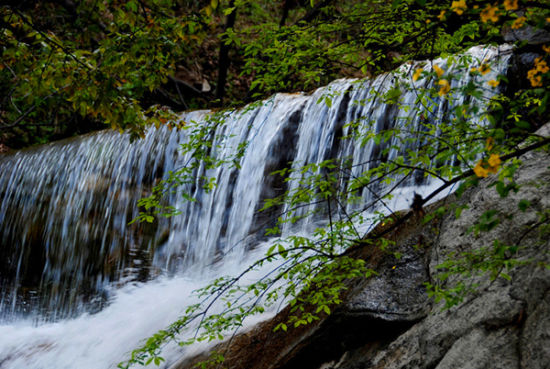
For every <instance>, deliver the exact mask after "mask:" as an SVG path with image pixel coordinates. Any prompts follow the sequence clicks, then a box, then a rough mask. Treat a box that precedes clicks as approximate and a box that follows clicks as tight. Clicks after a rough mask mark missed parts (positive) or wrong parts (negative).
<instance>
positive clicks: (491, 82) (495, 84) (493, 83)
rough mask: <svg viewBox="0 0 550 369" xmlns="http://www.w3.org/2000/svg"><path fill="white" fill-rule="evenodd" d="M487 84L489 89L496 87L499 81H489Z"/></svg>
mask: <svg viewBox="0 0 550 369" xmlns="http://www.w3.org/2000/svg"><path fill="white" fill-rule="evenodd" d="M487 83H488V84H489V86H491V87H497V86H498V84H499V83H500V82H499V81H495V80H494V79H492V80H490V81H488V82H487Z"/></svg>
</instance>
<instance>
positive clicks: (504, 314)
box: [326, 127, 550, 369]
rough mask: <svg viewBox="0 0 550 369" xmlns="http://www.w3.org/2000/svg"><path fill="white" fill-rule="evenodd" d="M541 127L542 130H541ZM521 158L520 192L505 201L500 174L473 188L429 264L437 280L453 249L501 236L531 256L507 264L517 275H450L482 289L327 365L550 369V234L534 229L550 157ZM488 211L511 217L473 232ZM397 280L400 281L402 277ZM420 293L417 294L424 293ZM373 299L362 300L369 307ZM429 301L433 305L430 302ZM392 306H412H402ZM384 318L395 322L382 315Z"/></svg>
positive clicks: (339, 368)
mask: <svg viewBox="0 0 550 369" xmlns="http://www.w3.org/2000/svg"><path fill="white" fill-rule="evenodd" d="M547 128H548V127H546V128H543V129H547ZM539 133H540V134H541V135H544V132H543V131H540V132H539ZM521 160H522V161H523V165H522V167H521V168H520V169H519V170H518V172H517V173H516V178H515V179H516V181H517V182H518V183H519V184H520V185H521V188H520V190H519V191H518V192H517V193H511V194H510V195H509V196H508V197H507V198H505V199H502V198H500V196H499V195H498V193H497V192H496V191H495V189H494V187H491V184H492V183H493V182H494V181H495V179H491V178H488V179H486V180H484V181H483V182H484V183H482V185H481V186H480V188H479V189H475V190H472V191H470V192H467V193H466V194H465V195H464V196H463V197H462V198H461V199H459V200H458V202H459V203H463V204H468V206H469V208H468V209H466V210H464V211H463V213H462V216H461V217H460V218H459V219H455V218H454V215H448V216H447V217H446V218H444V219H443V221H442V223H441V228H440V234H439V237H438V240H437V242H436V243H434V244H433V245H432V247H431V248H430V251H429V258H427V260H426V263H427V264H426V265H425V266H426V268H427V269H428V272H429V276H431V278H433V277H434V276H435V275H436V274H437V272H438V271H439V270H438V269H437V268H436V266H437V265H439V264H440V263H441V262H443V261H444V260H445V259H446V258H447V256H448V255H449V254H451V253H453V252H454V253H461V252H469V251H474V250H478V249H479V248H481V247H485V246H488V247H490V246H492V245H493V241H494V240H495V239H498V240H500V241H501V242H502V243H504V244H506V245H517V246H519V247H520V249H519V251H518V255H519V256H517V257H518V258H519V260H521V261H524V262H525V264H524V265H521V266H517V267H514V268H511V269H509V270H503V271H504V272H506V274H508V275H510V276H511V277H512V279H511V281H508V280H506V279H504V278H496V279H494V280H492V279H491V278H489V277H488V276H487V275H472V276H467V277H460V278H454V279H452V280H450V281H446V283H451V284H452V283H458V282H464V283H466V284H474V283H475V284H478V285H479V287H478V289H477V292H475V293H474V294H472V295H469V296H467V297H466V299H465V300H464V302H462V303H461V304H459V305H458V306H455V307H453V308H451V309H448V310H442V307H443V304H442V303H439V304H435V305H434V306H433V307H431V308H430V309H429V313H427V314H425V317H424V318H423V319H421V320H420V321H418V322H417V323H416V324H415V325H414V326H412V327H411V328H410V329H408V330H407V331H406V332H404V333H402V334H399V335H397V336H396V337H395V339H394V340H393V341H392V342H390V343H389V344H387V345H386V346H385V347H382V348H380V349H379V350H377V351H376V352H374V353H373V352H370V353H369V355H366V354H361V353H362V352H363V351H362V350H364V348H363V347H360V348H358V349H355V350H351V351H349V352H346V353H345V354H344V355H343V356H342V357H341V358H340V359H337V360H334V361H333V362H332V363H331V365H329V366H326V368H331V369H356V368H377V369H405V368H426V369H428V368H435V369H457V368H468V369H477V368H480V369H481V368H492V369H493V368H502V369H505V368H524V369H532V368H537V369H539V368H540V369H542V368H545V369H548V368H550V270H548V269H547V268H545V267H543V266H542V264H544V263H549V262H550V235H549V234H548V233H546V234H541V232H540V231H534V229H537V227H536V226H537V225H539V224H541V218H540V215H541V214H542V213H543V212H545V211H549V209H550V186H549V183H550V167H549V165H550V155H549V154H548V153H547V152H533V153H528V154H526V155H524V156H523V157H522V158H521ZM521 199H524V200H528V201H529V202H530V204H531V206H530V208H529V209H528V210H527V211H525V212H522V211H520V210H519V209H518V205H517V204H518V202H519V200H521ZM488 209H497V210H499V212H500V213H501V214H505V215H507V216H504V217H503V219H502V220H501V223H500V224H499V225H498V226H497V227H496V228H495V229H493V230H491V231H490V232H481V233H480V234H479V235H475V234H474V233H473V232H469V231H468V229H469V228H470V227H471V226H472V225H473V224H475V222H477V221H478V219H479V217H480V216H481V214H483V212H485V211H486V210H488ZM509 215H512V216H511V217H510V216H509ZM412 265H414V262H413V263H412ZM411 268H412V269H414V270H420V269H422V268H421V267H417V266H411V267H409V269H411ZM411 276H412V278H413V281H414V280H416V279H417V278H421V277H420V275H419V274H415V273H411ZM394 283H397V285H399V283H400V282H399V279H397V281H396V282H394ZM407 283H409V282H407ZM410 283H414V282H410ZM375 285H376V286H377V287H380V288H383V289H386V290H387V289H388V288H389V289H390V290H391V287H389V286H388V285H387V284H386V285H384V284H381V283H376V282H374V283H372V286H375ZM398 295H399V293H397V296H398ZM420 296H421V295H416V297H417V298H419V299H420ZM373 298H374V301H376V293H375V292H372V291H369V290H365V291H362V292H360V293H358V294H357V295H355V296H354V298H353V299H352V300H351V303H350V302H348V305H349V306H350V307H349V308H353V307H355V306H360V305H361V304H360V303H359V302H355V300H362V299H373ZM371 304H372V302H369V301H363V305H364V306H370V305H371ZM424 304H425V305H424V306H429V305H427V302H424ZM414 305H422V302H421V301H420V300H418V301H414V302H413V306H414ZM390 306H393V305H391V304H390ZM384 308H385V306H384ZM393 309H394V310H396V311H399V310H406V309H407V308H406V307H404V306H402V305H401V304H397V305H396V306H395V307H393ZM375 310H376V309H375ZM380 310H382V312H384V311H385V309H383V308H381V309H380ZM372 314H373V315H375V314H376V313H374V312H373V313H372ZM378 316H380V317H381V318H383V319H386V320H390V317H388V316H386V315H384V314H379V315H378ZM369 345H372V343H370V342H369V343H365V347H366V346H369Z"/></svg>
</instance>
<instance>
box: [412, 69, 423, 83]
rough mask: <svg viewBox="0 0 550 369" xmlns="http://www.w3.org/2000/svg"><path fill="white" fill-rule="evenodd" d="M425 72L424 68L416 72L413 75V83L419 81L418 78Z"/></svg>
mask: <svg viewBox="0 0 550 369" xmlns="http://www.w3.org/2000/svg"><path fill="white" fill-rule="evenodd" d="M423 71H424V69H422V68H418V69H417V70H415V71H414V74H413V81H415V82H416V81H417V80H418V78H420V74H422V72H423Z"/></svg>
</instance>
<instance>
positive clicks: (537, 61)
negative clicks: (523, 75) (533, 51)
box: [535, 56, 550, 73]
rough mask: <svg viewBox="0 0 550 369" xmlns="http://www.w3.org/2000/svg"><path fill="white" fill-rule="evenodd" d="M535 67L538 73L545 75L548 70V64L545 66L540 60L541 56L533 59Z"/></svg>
mask: <svg viewBox="0 0 550 369" xmlns="http://www.w3.org/2000/svg"><path fill="white" fill-rule="evenodd" d="M535 67H536V69H537V71H538V72H541V73H546V72H548V70H550V68H548V64H546V61H545V60H543V59H542V56H539V57H538V58H536V59H535Z"/></svg>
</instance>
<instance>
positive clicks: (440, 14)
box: [437, 10, 446, 21]
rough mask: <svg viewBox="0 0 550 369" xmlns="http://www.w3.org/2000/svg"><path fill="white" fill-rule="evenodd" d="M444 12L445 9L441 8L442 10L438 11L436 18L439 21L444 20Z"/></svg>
mask: <svg viewBox="0 0 550 369" xmlns="http://www.w3.org/2000/svg"><path fill="white" fill-rule="evenodd" d="M445 13H446V11H445V10H442V11H441V12H440V13H439V15H438V16H437V18H438V19H439V20H440V21H442V20H444V19H445Z"/></svg>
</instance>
